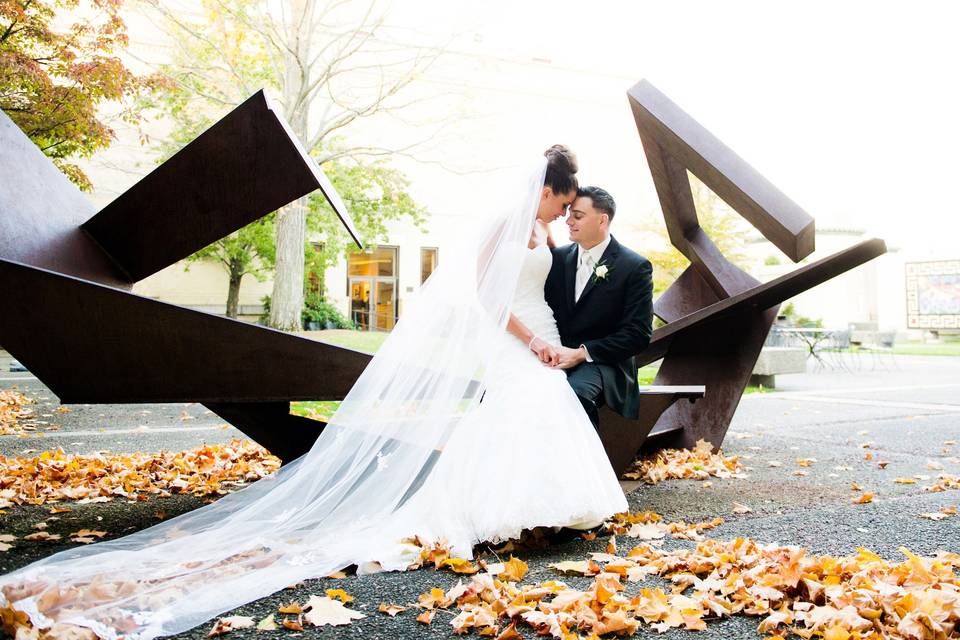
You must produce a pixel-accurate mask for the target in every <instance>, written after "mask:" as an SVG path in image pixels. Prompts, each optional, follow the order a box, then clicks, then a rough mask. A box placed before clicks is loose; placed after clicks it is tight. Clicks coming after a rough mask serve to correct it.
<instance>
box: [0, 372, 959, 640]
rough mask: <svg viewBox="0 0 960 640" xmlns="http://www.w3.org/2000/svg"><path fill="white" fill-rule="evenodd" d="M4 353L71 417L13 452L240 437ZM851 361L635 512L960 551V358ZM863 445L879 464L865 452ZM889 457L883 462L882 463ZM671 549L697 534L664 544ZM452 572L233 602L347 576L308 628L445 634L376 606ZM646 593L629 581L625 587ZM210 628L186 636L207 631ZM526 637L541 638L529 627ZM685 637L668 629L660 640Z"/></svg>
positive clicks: (537, 563)
mask: <svg viewBox="0 0 960 640" xmlns="http://www.w3.org/2000/svg"><path fill="white" fill-rule="evenodd" d="M6 364H7V363H6V362H5V361H2V359H0V388H10V387H12V386H17V387H18V388H20V390H22V391H24V392H26V393H27V394H29V395H32V396H36V397H38V398H41V399H42V400H41V402H42V403H44V404H42V405H41V406H40V407H39V409H40V411H38V413H40V414H41V416H40V419H41V420H44V421H48V422H51V423H56V424H59V425H61V428H60V430H59V431H55V432H50V433H46V434H45V435H44V436H42V437H35V436H31V437H18V436H4V437H0V453H2V454H3V455H15V454H22V453H24V452H25V451H31V450H44V449H51V448H55V447H62V448H63V449H65V450H66V451H68V452H82V453H89V452H94V451H100V450H108V451H115V452H123V451H135V450H160V449H168V450H175V449H185V448H189V447H193V446H196V445H198V444H200V443H203V442H208V443H210V442H221V441H226V440H229V439H230V438H232V437H237V436H240V435H241V434H240V433H239V432H237V431H236V430H234V429H232V428H230V427H224V423H223V421H222V420H219V419H218V418H217V417H216V416H214V415H212V414H210V413H209V412H207V411H206V409H205V408H204V407H202V406H200V405H195V404H185V405H127V406H122V405H110V406H75V407H71V409H72V411H70V412H69V413H58V412H56V411H55V408H56V407H57V406H58V403H57V400H56V397H55V396H53V394H51V393H50V392H49V391H48V390H47V389H46V388H45V387H43V386H42V385H41V384H40V383H39V382H38V381H36V379H34V378H32V377H31V376H30V375H29V374H13V373H7V372H6V371H7V366H6ZM848 364H849V365H850V367H851V368H854V369H855V368H857V367H859V371H856V372H855V373H851V372H849V371H846V370H842V369H830V370H821V371H814V370H812V368H811V371H808V373H806V374H796V375H791V376H782V377H780V378H779V379H778V380H777V385H778V389H777V390H776V391H775V392H768V393H756V394H750V395H747V396H745V397H744V398H743V400H742V402H741V404H740V408H739V410H738V412H737V415H736V418H735V420H734V423H733V425H732V427H731V430H730V433H729V434H728V438H727V441H726V443H725V446H724V451H725V453H727V454H737V455H739V456H741V459H742V460H743V462H744V463H745V465H746V466H747V468H748V470H747V475H748V477H747V478H745V479H718V478H711V481H710V484H709V485H707V484H705V483H702V482H696V481H691V480H671V481H665V482H662V483H660V484H657V485H653V486H650V485H641V484H639V483H635V482H634V483H630V482H627V483H624V487H625V489H626V490H627V491H628V492H629V493H628V498H629V502H630V505H631V509H632V510H638V511H639V510H652V511H656V512H657V513H659V514H661V515H662V516H663V517H664V518H665V520H667V521H671V520H681V519H682V520H685V521H687V522H692V521H701V520H708V519H711V518H713V517H715V516H721V517H723V518H724V520H725V522H724V524H723V525H721V526H719V527H717V528H716V529H713V530H710V531H708V532H706V535H707V536H708V537H711V538H718V539H727V538H732V537H736V536H749V537H751V538H754V539H755V540H757V541H760V542H769V543H773V542H776V543H781V544H793V545H800V546H803V547H806V548H807V549H808V550H809V551H810V552H811V553H830V554H834V555H846V554H851V553H855V552H856V549H857V548H858V547H868V548H870V549H871V550H873V551H875V552H877V553H878V554H880V555H881V556H883V557H885V558H888V559H898V558H900V557H901V556H900V554H899V552H898V549H899V548H900V547H907V548H908V549H910V550H911V551H913V552H916V553H920V554H924V555H930V554H934V553H935V552H937V551H940V550H943V551H953V552H960V517H952V518H947V519H945V520H942V521H938V522H934V521H930V520H924V519H920V518H918V514H920V513H923V512H933V511H937V510H938V509H939V508H940V507H945V506H956V505H957V504H958V503H960V492H958V491H946V492H943V493H929V492H924V491H922V486H923V485H924V484H929V481H927V480H924V479H923V478H925V477H926V478H930V479H935V478H936V477H937V475H938V474H940V473H951V474H960V445H957V444H952V445H951V444H947V443H949V442H955V441H960V358H952V357H932V356H931V357H907V356H896V357H894V356H887V357H885V358H882V359H878V360H875V359H873V358H864V359H862V360H861V361H860V362H859V363H855V362H850V363H848ZM503 446H504V447H507V446H508V444H506V443H505V444H504V445H503ZM867 454H871V459H869V460H868V459H866V456H867ZM800 458H815V459H816V462H814V463H812V464H810V466H808V467H800V466H799V465H798V464H797V463H796V460H797V459H800ZM879 462H883V463H886V464H884V465H882V466H883V468H881V465H880V464H878V463H879ZM771 463H773V464H771ZM570 464H571V465H573V464H576V461H573V460H572V461H570ZM803 474H805V475H803ZM917 476H919V477H920V479H919V480H918V481H917V483H916V484H897V483H894V479H895V478H914V477H917ZM854 482H855V483H857V484H858V485H859V486H860V487H861V488H862V489H863V490H864V491H870V492H873V494H874V496H875V497H874V501H873V502H872V503H870V504H856V505H855V504H852V503H851V497H853V496H855V495H857V494H856V493H854V492H853V491H851V483H854ZM548 489H549V488H548V487H544V488H543V490H548ZM504 499H510V498H507V497H505V498H504ZM200 503H202V500H200V499H196V498H192V497H174V498H168V499H164V500H151V501H149V502H145V503H138V504H128V503H125V502H119V501H115V502H112V503H107V504H90V505H82V506H78V507H76V508H75V509H74V510H73V511H72V512H71V513H68V514H63V517H62V518H61V520H59V521H57V522H56V523H54V522H51V523H50V529H49V530H50V531H51V532H57V531H58V530H59V529H63V533H69V532H70V531H72V530H75V529H78V528H80V527H88V526H90V527H94V526H95V527H96V528H100V529H106V530H108V531H109V532H110V533H109V535H110V536H111V537H112V536H115V535H120V534H122V533H124V532H126V531H130V530H134V529H138V528H142V527H144V526H147V525H149V524H151V523H152V522H155V521H156V518H155V514H156V513H157V512H158V511H161V510H162V511H164V512H165V513H166V514H168V515H175V514H176V513H179V512H182V511H185V510H188V509H191V508H194V507H195V506H197V505H199V504H200ZM736 503H739V504H742V505H746V506H748V507H749V508H750V509H752V513H746V514H741V515H738V514H735V513H734V511H733V509H734V506H735V504H736ZM46 518H49V513H48V511H47V510H46V509H44V508H37V507H18V508H13V509H10V510H9V511H8V514H7V515H6V516H2V519H0V533H12V534H14V535H18V536H21V535H23V534H25V533H29V532H31V531H33V529H32V527H33V525H34V524H35V523H36V522H39V521H41V520H44V519H46ZM619 543H620V550H621V551H625V550H626V549H627V548H629V547H630V546H631V545H632V544H635V543H636V542H635V541H632V540H631V539H629V538H620V539H619ZM666 544H667V545H668V546H669V545H690V544H691V543H689V542H686V541H680V540H669V541H668V542H667V543H666ZM605 545H606V540H604V539H602V538H599V539H597V540H593V541H583V540H579V541H575V542H569V543H565V544H561V545H556V546H554V547H551V548H549V549H546V550H541V551H536V552H527V553H523V554H520V555H521V557H522V558H523V559H524V560H525V561H527V562H528V563H529V564H530V568H531V576H530V578H528V580H529V579H533V580H537V579H539V580H546V579H549V578H550V577H552V576H553V571H552V570H551V569H549V568H548V567H547V564H549V563H551V562H556V561H559V560H574V559H575V560H579V559H584V558H585V557H586V554H587V553H588V552H589V551H601V550H603V548H604V547H605ZM68 546H71V545H70V544H69V543H67V544H59V543H41V542H38V543H32V544H31V543H22V544H20V543H18V545H17V547H16V548H15V549H13V550H11V551H9V552H7V553H6V554H2V555H0V571H3V572H6V571H9V570H12V569H14V568H16V567H18V566H21V565H23V564H25V563H26V562H29V561H30V560H33V559H35V558H37V557H42V556H43V555H47V554H49V553H52V552H54V551H56V550H59V549H61V548H66V547H68ZM456 580H457V576H455V575H452V574H450V573H447V572H435V571H433V570H421V571H417V572H411V573H406V574H379V575H375V576H367V577H362V578H358V577H347V578H343V579H340V580H335V581H334V580H326V579H325V580H318V581H311V582H310V583H308V584H307V585H305V586H303V587H300V588H297V589H295V590H288V591H285V592H283V593H279V594H275V595H274V596H271V597H269V598H266V599H264V600H261V601H258V602H256V603H253V604H250V605H247V606H245V607H242V608H240V609H238V610H237V611H236V613H237V614H242V615H250V616H253V617H255V618H257V619H260V618H262V617H264V616H266V615H267V614H269V613H271V612H275V611H276V608H277V606H278V605H279V604H281V603H282V602H289V601H290V600H293V599H299V600H301V601H303V600H305V599H306V596H307V594H309V593H314V594H322V591H323V589H325V588H331V587H337V588H343V589H345V590H346V591H347V592H348V593H350V594H351V595H353V596H354V598H355V600H354V602H353V603H352V606H353V607H354V608H356V609H357V610H359V611H361V612H364V613H366V614H368V615H367V617H366V618H364V619H361V620H358V621H356V622H354V623H353V624H352V625H350V626H345V627H337V628H334V629H330V628H325V629H324V630H323V631H317V630H312V631H310V630H308V631H307V632H306V633H307V635H317V634H318V633H319V634H320V635H322V636H323V637H383V638H401V637H402V638H406V637H418V638H419V637H422V638H447V637H451V636H452V632H451V629H450V627H449V625H448V624H447V622H448V619H449V616H448V617H446V618H445V617H441V616H440V615H438V616H437V617H436V619H435V620H434V622H433V624H432V625H431V626H424V625H421V624H418V623H417V622H415V620H414V617H415V616H416V613H417V612H416V611H415V610H408V611H406V612H404V613H401V614H399V615H398V616H397V617H396V618H391V617H388V616H386V615H384V614H380V613H377V612H376V608H377V605H378V604H379V603H381V602H390V603H409V602H414V601H415V600H416V598H417V596H418V595H419V594H420V593H422V592H424V591H426V590H428V589H429V588H431V587H435V586H436V587H442V588H449V587H450V586H452V585H453V584H455V583H456ZM564 580H565V581H567V582H568V583H571V584H574V585H575V586H585V585H586V583H587V582H588V580H587V579H585V578H584V579H582V580H583V585H578V579H569V578H564ZM656 582H657V580H654V581H653V582H651V583H650V584H655V583H656ZM661 583H662V581H661ZM638 588H639V587H638V585H637V584H634V583H630V584H629V586H628V593H632V592H633V591H635V590H636V589H638ZM757 623H758V620H757V619H756V618H745V617H735V618H732V619H728V620H723V621H719V622H710V623H709V625H708V630H707V631H706V632H702V633H703V634H705V635H707V636H709V637H717V638H721V637H722V638H754V637H757V636H756V626H757ZM208 628H209V626H204V627H202V628H199V629H196V630H194V631H193V632H190V633H187V634H183V637H191V638H202V637H205V636H206V632H207V630H208ZM525 633H527V634H528V636H529V637H533V636H532V634H531V633H530V632H529V630H527V631H526V632H525ZM648 634H650V635H656V634H653V632H651V631H649V630H644V629H641V632H640V634H638V635H639V636H642V635H648ZM688 634H689V632H683V631H672V632H669V633H667V634H665V635H666V636H667V637H687V636H688ZM253 635H257V637H264V636H271V635H277V636H286V635H289V632H284V631H277V632H269V633H260V634H256V633H254V632H252V631H237V632H233V633H232V634H231V636H232V637H237V638H242V637H246V636H253Z"/></svg>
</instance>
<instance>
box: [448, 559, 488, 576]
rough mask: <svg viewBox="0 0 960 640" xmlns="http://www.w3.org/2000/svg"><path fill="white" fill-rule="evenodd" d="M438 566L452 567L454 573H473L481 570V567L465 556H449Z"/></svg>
mask: <svg viewBox="0 0 960 640" xmlns="http://www.w3.org/2000/svg"><path fill="white" fill-rule="evenodd" d="M438 567H439V568H443V567H450V570H451V571H453V572H454V573H465V574H471V573H476V572H477V571H480V567H478V566H477V565H475V564H473V563H472V562H470V561H469V560H467V559H465V558H447V559H446V560H444V561H443V562H441V563H440V564H439V565H438Z"/></svg>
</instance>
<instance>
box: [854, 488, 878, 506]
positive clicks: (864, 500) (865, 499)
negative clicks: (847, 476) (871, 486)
mask: <svg viewBox="0 0 960 640" xmlns="http://www.w3.org/2000/svg"><path fill="white" fill-rule="evenodd" d="M850 502H852V503H853V504H868V503H870V502H873V494H872V493H870V492H869V491H868V492H866V493H863V494H861V495H860V497H858V498H852V499H851V500H850Z"/></svg>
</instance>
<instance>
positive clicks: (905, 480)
mask: <svg viewBox="0 0 960 640" xmlns="http://www.w3.org/2000/svg"><path fill="white" fill-rule="evenodd" d="M893 482H894V483H895V484H917V481H916V480H914V479H913V478H894V479H893Z"/></svg>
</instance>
